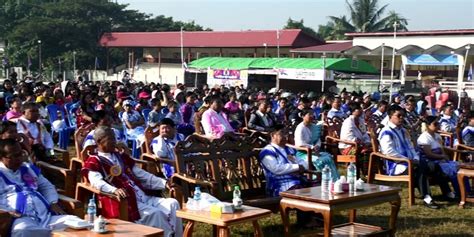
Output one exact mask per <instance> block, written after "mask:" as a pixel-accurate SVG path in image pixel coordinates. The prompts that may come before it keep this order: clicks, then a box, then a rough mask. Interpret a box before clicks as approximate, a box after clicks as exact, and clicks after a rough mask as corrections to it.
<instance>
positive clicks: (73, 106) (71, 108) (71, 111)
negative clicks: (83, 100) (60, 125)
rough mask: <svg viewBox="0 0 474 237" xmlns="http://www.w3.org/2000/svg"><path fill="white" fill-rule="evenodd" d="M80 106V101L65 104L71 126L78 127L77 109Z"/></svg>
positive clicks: (68, 122)
mask: <svg viewBox="0 0 474 237" xmlns="http://www.w3.org/2000/svg"><path fill="white" fill-rule="evenodd" d="M79 106H80V103H79V102H77V103H66V104H64V110H65V112H66V116H67V124H68V126H69V127H71V128H74V129H76V128H77V123H76V111H77V109H78V108H79Z"/></svg>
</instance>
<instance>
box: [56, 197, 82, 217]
mask: <svg viewBox="0 0 474 237" xmlns="http://www.w3.org/2000/svg"><path fill="white" fill-rule="evenodd" d="M59 205H60V206H61V207H63V208H64V210H65V211H66V213H68V214H71V215H75V216H78V217H80V218H83V217H84V205H83V204H82V202H80V201H78V200H76V199H73V198H70V197H66V196H64V195H59Z"/></svg>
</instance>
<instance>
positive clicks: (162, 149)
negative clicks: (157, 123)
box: [151, 133, 184, 159]
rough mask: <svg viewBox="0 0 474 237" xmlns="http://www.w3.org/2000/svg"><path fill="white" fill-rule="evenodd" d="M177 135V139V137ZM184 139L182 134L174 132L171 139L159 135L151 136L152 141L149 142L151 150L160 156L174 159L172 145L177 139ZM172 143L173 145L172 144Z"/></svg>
mask: <svg viewBox="0 0 474 237" xmlns="http://www.w3.org/2000/svg"><path fill="white" fill-rule="evenodd" d="M178 136H179V139H178ZM183 140H184V135H183V134H179V133H176V135H175V136H174V138H173V139H166V140H165V138H164V137H163V136H161V135H159V136H157V137H155V138H153V141H152V142H151V147H152V150H153V153H154V154H155V155H156V156H158V157H162V158H170V159H174V150H173V149H174V146H175V145H176V143H178V141H183ZM172 144H174V145H172Z"/></svg>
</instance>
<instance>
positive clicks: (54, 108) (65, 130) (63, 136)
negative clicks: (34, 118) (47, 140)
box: [46, 104, 74, 150]
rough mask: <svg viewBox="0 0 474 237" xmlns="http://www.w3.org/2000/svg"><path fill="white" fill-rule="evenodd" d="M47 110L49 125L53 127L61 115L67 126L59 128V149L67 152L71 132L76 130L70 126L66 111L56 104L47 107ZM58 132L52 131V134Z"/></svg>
mask: <svg viewBox="0 0 474 237" xmlns="http://www.w3.org/2000/svg"><path fill="white" fill-rule="evenodd" d="M46 110H47V111H48V117H49V123H50V124H51V125H53V122H54V121H56V120H58V119H60V118H59V117H58V114H61V119H62V120H63V121H64V122H65V126H64V127H62V128H59V130H58V131H57V132H58V135H59V148H61V149H64V150H66V149H67V147H68V145H69V135H70V133H71V132H73V131H74V128H71V127H69V126H68V124H67V122H66V120H65V118H66V116H67V115H66V113H65V111H64V110H62V109H60V108H59V106H58V105H56V104H50V105H47V106H46ZM55 132H56V131H55V130H54V129H52V130H51V133H52V134H54V133H55Z"/></svg>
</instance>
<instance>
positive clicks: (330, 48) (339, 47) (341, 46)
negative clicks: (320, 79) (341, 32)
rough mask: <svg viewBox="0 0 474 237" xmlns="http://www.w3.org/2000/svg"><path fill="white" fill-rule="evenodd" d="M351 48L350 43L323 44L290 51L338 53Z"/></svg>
mask: <svg viewBox="0 0 474 237" xmlns="http://www.w3.org/2000/svg"><path fill="white" fill-rule="evenodd" d="M351 47H352V41H349V42H342V43H332V44H323V45H317V46H310V47H305V48H298V49H292V50H290V52H295V53H324V52H326V53H340V52H343V51H345V50H346V49H349V48H351Z"/></svg>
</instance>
